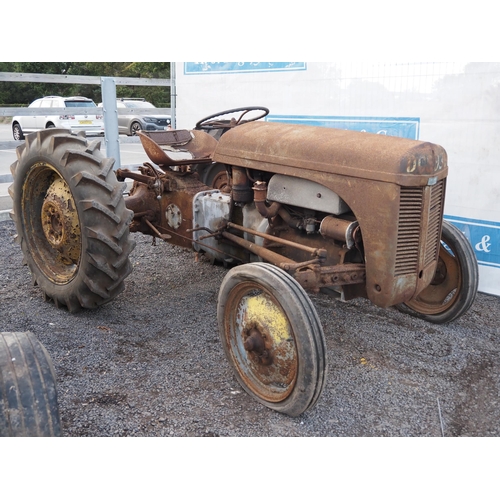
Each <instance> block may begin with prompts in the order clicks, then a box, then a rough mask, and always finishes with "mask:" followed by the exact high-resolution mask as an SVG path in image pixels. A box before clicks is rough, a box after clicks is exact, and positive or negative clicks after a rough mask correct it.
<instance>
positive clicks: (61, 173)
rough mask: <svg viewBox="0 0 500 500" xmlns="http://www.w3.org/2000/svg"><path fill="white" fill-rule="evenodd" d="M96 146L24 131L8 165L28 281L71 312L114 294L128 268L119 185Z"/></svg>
mask: <svg viewBox="0 0 500 500" xmlns="http://www.w3.org/2000/svg"><path fill="white" fill-rule="evenodd" d="M99 148H100V141H99V140H96V141H93V142H91V143H90V144H89V143H88V142H87V140H86V139H85V138H84V136H81V135H78V136H75V135H72V134H70V133H68V131H66V130H61V129H46V130H42V131H40V132H37V133H35V134H30V135H29V136H27V138H26V141H25V143H24V144H23V145H22V146H19V147H18V149H17V155H18V160H17V161H16V162H15V163H13V164H12V165H11V172H12V176H13V178H14V183H13V184H12V185H11V186H10V188H9V193H10V195H11V197H12V199H13V211H12V212H11V217H12V219H13V220H14V222H15V223H16V229H17V233H18V237H17V242H18V243H19V244H20V245H21V249H22V252H23V254H24V257H25V260H26V262H27V264H28V267H29V268H30V271H31V274H32V276H33V282H34V283H35V284H37V285H38V286H39V287H40V289H41V290H42V291H43V293H44V295H45V298H46V299H52V300H53V301H54V302H55V304H56V306H58V307H59V306H66V307H67V308H68V309H69V310H70V311H71V312H76V311H78V310H79V309H81V308H87V309H92V308H95V307H98V306H100V305H102V304H105V303H106V302H109V301H110V300H112V299H113V298H115V297H116V296H117V295H118V293H119V292H120V291H121V290H123V288H124V282H123V281H124V279H125V277H126V276H128V274H129V273H130V271H131V269H132V268H131V264H130V262H129V255H130V252H131V251H132V250H133V248H134V246H135V241H134V240H132V239H131V238H130V236H129V223H130V221H131V219H132V216H133V213H132V211H131V210H128V209H127V208H126V206H125V200H124V198H123V191H124V189H125V183H123V182H118V180H117V178H116V175H115V173H114V171H113V164H114V160H113V159H110V158H105V157H104V156H103V155H102V153H101V152H100V150H99Z"/></svg>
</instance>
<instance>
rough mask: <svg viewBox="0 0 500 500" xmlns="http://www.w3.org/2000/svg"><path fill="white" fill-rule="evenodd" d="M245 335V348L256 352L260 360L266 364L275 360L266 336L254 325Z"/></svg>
mask: <svg viewBox="0 0 500 500" xmlns="http://www.w3.org/2000/svg"><path fill="white" fill-rule="evenodd" d="M243 336H244V337H245V336H246V340H245V342H244V344H243V346H244V347H245V350H246V351H248V352H254V353H255V354H256V356H257V358H258V362H260V363H262V364H263V365H266V366H267V365H270V364H271V363H272V362H273V357H272V356H271V353H270V351H269V349H268V348H267V346H266V340H265V336H264V335H262V334H261V333H260V331H259V330H258V329H257V328H255V327H253V328H251V329H250V330H247V331H245V332H244V333H243Z"/></svg>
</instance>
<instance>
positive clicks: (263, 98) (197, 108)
mask: <svg viewBox="0 0 500 500" xmlns="http://www.w3.org/2000/svg"><path fill="white" fill-rule="evenodd" d="M176 75H177V78H176V85H177V89H176V90H177V128H193V127H194V125H195V123H196V122H197V121H198V120H200V119H201V118H203V117H205V116H207V115H211V114H214V113H216V112H218V111H222V110H225V109H230V108H236V107H243V106H259V105H260V106H265V107H267V108H269V109H270V111H271V112H270V115H269V117H268V119H269V120H284V121H294V122H297V123H311V124H319V125H323V126H336V127H343V128H353V129H356V130H367V131H369V132H378V133H387V134H390V135H403V136H406V137H411V138H414V139H419V140H424V141H430V142H434V143H437V144H440V145H441V146H443V147H444V148H445V149H446V151H447V153H448V163H449V178H448V187H447V198H446V206H445V218H446V219H448V220H450V221H452V222H453V223H454V224H455V225H457V226H458V227H459V228H460V229H461V230H462V231H463V232H464V233H465V234H466V235H467V237H468V238H469V240H470V241H471V243H472V244H473V246H474V248H475V251H476V256H477V258H478V261H479V264H480V266H479V269H480V283H479V289H480V290H481V291H483V292H486V293H491V294H495V295H500V140H498V138H499V137H500V63H467V62H461V63H458V62H455V63H335V62H324V63H321V62H320V63H305V62H303V63H300V62H299V63H220V62H219V63H176ZM407 119H409V120H407ZM346 120H347V121H346Z"/></svg>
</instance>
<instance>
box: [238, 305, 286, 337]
mask: <svg viewBox="0 0 500 500" xmlns="http://www.w3.org/2000/svg"><path fill="white" fill-rule="evenodd" d="M246 323H247V324H255V325H257V327H258V328H259V329H264V330H265V331H267V332H268V333H269V335H270V336H271V337H272V338H273V341H274V342H277V343H280V342H283V341H287V340H289V339H291V338H292V336H291V332H290V324H289V322H288V320H287V318H286V316H285V314H284V313H283V311H282V310H281V309H280V308H278V306H277V305H276V304H275V303H273V302H272V301H271V300H269V298H267V297H266V296H264V295H258V296H255V297H247V306H246Z"/></svg>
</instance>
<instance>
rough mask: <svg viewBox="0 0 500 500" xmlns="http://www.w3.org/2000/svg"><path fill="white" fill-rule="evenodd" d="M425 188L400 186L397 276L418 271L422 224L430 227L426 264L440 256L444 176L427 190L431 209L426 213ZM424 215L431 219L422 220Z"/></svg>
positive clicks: (426, 247)
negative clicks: (438, 254)
mask: <svg viewBox="0 0 500 500" xmlns="http://www.w3.org/2000/svg"><path fill="white" fill-rule="evenodd" d="M425 189H426V188H422V187H402V188H401V197H400V205H399V223H398V243H397V250H396V266H395V275H396V276H401V275H403V274H411V273H415V272H417V271H418V263H419V250H420V242H421V234H420V232H421V228H422V227H427V235H426V237H425V240H424V241H425V248H424V256H423V257H424V258H423V262H424V267H425V266H427V265H428V264H430V263H431V262H432V261H433V260H435V259H436V258H437V253H438V251H439V232H440V228H441V218H442V207H443V199H444V180H442V181H440V182H439V183H437V184H435V185H434V186H432V187H431V188H430V189H428V190H427V194H428V196H429V197H430V199H429V205H428V206H429V210H428V211H427V212H426V213H424V203H425V199H424V197H425V194H426V191H425ZM423 216H428V217H429V219H428V221H423V220H422V217H423Z"/></svg>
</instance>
